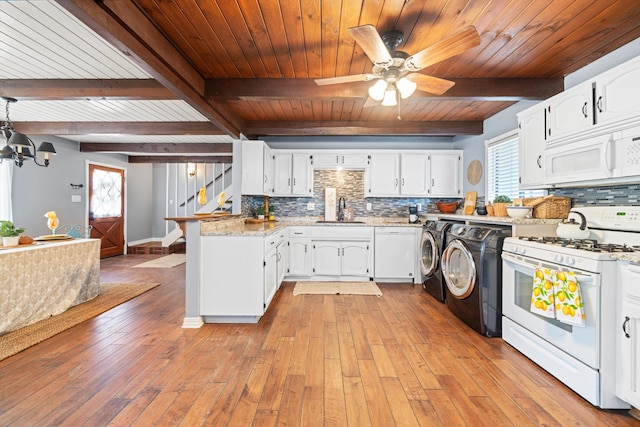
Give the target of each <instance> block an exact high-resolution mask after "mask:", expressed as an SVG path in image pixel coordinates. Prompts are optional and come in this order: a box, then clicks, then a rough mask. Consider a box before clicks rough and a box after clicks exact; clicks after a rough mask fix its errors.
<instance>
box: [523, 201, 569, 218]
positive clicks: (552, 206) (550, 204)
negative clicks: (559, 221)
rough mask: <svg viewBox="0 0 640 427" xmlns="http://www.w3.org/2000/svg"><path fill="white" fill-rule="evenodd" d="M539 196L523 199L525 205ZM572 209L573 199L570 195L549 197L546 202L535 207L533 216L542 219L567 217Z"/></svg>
mask: <svg viewBox="0 0 640 427" xmlns="http://www.w3.org/2000/svg"><path fill="white" fill-rule="evenodd" d="M536 199H537V197H532V198H527V199H522V204H523V206H528V204H529V203H531V202H532V201H534V200H536ZM570 210H571V199H570V198H569V197H555V196H553V197H549V198H548V199H546V200H545V201H544V202H542V203H541V204H539V205H538V206H535V207H534V208H533V214H532V215H533V217H534V218H540V219H549V218H566V217H567V216H568V215H569V211H570Z"/></svg>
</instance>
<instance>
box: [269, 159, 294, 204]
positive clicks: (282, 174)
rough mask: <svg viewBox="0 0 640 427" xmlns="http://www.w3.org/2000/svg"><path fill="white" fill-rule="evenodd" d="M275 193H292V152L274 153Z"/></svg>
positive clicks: (286, 194)
mask: <svg viewBox="0 0 640 427" xmlns="http://www.w3.org/2000/svg"><path fill="white" fill-rule="evenodd" d="M273 176H274V183H273V185H274V191H273V194H274V195H277V196H279V195H285V196H288V195H290V194H291V154H274V155H273Z"/></svg>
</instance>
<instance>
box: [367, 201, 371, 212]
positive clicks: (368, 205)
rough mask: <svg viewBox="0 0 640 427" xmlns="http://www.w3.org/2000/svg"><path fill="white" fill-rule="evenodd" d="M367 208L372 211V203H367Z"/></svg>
mask: <svg viewBox="0 0 640 427" xmlns="http://www.w3.org/2000/svg"><path fill="white" fill-rule="evenodd" d="M367 210H368V211H370V210H371V203H367Z"/></svg>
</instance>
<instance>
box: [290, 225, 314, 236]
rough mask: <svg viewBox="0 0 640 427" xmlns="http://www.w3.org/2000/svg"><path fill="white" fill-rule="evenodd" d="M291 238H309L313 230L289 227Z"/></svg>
mask: <svg viewBox="0 0 640 427" xmlns="http://www.w3.org/2000/svg"><path fill="white" fill-rule="evenodd" d="M288 228H289V237H309V236H310V235H311V230H310V228H309V227H288Z"/></svg>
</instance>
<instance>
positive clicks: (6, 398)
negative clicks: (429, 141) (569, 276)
mask: <svg viewBox="0 0 640 427" xmlns="http://www.w3.org/2000/svg"><path fill="white" fill-rule="evenodd" d="M153 258H157V256H155V255H129V256H120V257H114V258H110V259H105V260H103V261H102V267H101V280H102V282H105V283H106V282H149V281H154V282H155V281H158V282H160V283H161V285H160V286H159V287H157V288H155V289H152V290H151V291H149V292H147V293H145V294H143V295H141V296H139V297H137V298H135V299H133V300H131V301H129V302H127V303H125V304H122V305H120V306H118V307H116V308H114V309H112V310H110V311H108V312H106V313H104V314H102V315H100V316H98V317H96V318H94V319H91V320H89V321H86V322H84V323H82V324H80V325H78V326H76V327H74V328H72V329H70V330H68V331H65V332H63V333H61V334H59V335H57V336H55V337H53V338H50V339H49V340H47V341H45V342H43V343H41V344H39V345H36V346H34V347H31V348H29V349H27V350H25V351H23V352H21V353H19V354H17V355H15V356H13V357H10V358H8V359H5V360H4V361H1V362H0V426H36V425H37V426H43V425H68V426H80V425H90V426H101V425H114V426H120V425H122V426H129V425H140V426H148V425H163V426H164V425H166V426H174V425H185V426H198V425H214V426H226V425H231V426H248V425H254V426H269V425H293V426H298V425H302V426H314V425H318V426H321V425H326V426H346V425H350V426H368V425H373V426H393V425H423V426H431V425H446V426H451V425H468V426H482V425H490V426H505V425H513V426H537V425H544V426H554V425H555V426H569V425H571V426H574V425H584V426H596V425H615V426H632V425H638V424H639V422H638V421H637V420H635V419H634V418H632V417H631V416H630V415H629V414H628V411H603V410H599V409H596V408H594V407H593V406H591V405H590V404H588V403H587V402H585V401H584V400H583V399H582V398H580V397H579V396H578V395H576V394H575V393H574V392H572V391H571V390H569V389H568V388H567V387H565V386H564V385H563V384H561V383H560V382H558V381H557V380H555V379H554V378H553V377H551V376H550V375H549V374H547V373H546V372H545V371H543V370H541V369H540V368H538V367H537V366H536V365H534V364H533V363H531V362H530V361H529V360H528V359H527V358H525V357H524V356H523V355H521V354H520V353H519V352H518V351H516V350H514V349H513V348H511V347H510V346H509V345H508V344H506V343H505V342H504V341H502V340H501V339H499V338H493V339H489V338H483V337H481V336H480V335H478V334H477V333H475V332H474V331H472V330H471V329H469V328H468V327H466V326H465V325H464V324H463V323H461V322H460V321H459V320H458V319H457V318H456V317H454V316H453V315H451V314H450V312H449V311H448V310H447V308H446V307H445V306H444V305H443V304H441V303H439V302H437V301H436V300H435V299H433V298H432V297H431V296H429V295H428V294H426V293H425V292H424V291H423V290H422V288H421V287H419V286H411V285H406V284H402V285H399V284H380V288H381V290H382V292H383V296H382V297H381V298H377V297H374V296H349V295H326V296H325V295H302V296H296V297H294V296H293V295H292V289H293V283H285V284H283V286H282V287H281V289H280V290H279V291H278V293H277V295H276V297H275V299H274V301H273V303H272V304H271V307H270V308H269V310H268V312H267V313H266V315H265V316H264V317H263V318H262V319H261V321H260V323H258V324H256V325H243V324H216V325H213V324H209V325H205V326H203V327H202V328H200V329H182V328H181V325H182V320H183V316H184V264H183V265H182V266H179V267H174V268H168V269H148V268H130V267H131V266H132V265H135V264H137V263H139V262H142V261H146V260H149V259H153Z"/></svg>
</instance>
